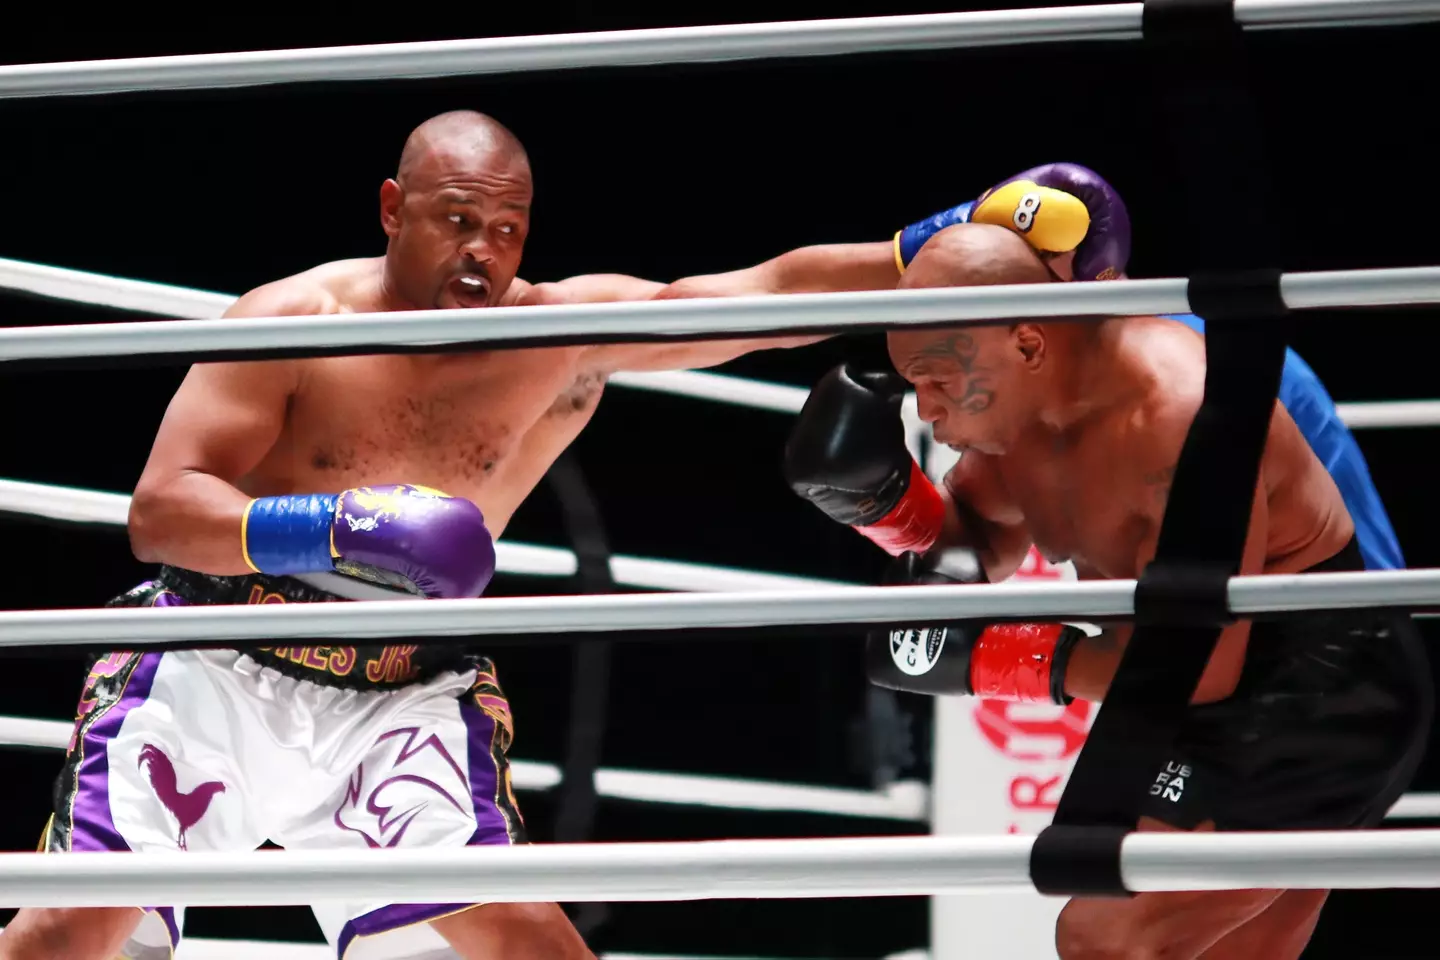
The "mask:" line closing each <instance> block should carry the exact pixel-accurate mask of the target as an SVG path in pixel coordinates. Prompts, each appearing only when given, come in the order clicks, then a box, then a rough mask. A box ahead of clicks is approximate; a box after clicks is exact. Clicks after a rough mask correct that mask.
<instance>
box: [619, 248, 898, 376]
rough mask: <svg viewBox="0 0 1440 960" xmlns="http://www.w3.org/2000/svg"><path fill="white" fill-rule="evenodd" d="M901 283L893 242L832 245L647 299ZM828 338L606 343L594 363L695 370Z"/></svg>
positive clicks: (682, 284) (691, 281) (688, 280)
mask: <svg viewBox="0 0 1440 960" xmlns="http://www.w3.org/2000/svg"><path fill="white" fill-rule="evenodd" d="M899 279H900V274H899V271H898V270H897V269H896V267H895V256H894V252H893V249H892V246H891V244H890V243H888V242H884V243H833V244H823V245H819V246H811V247H800V248H799V249H796V250H791V251H789V252H788V253H783V254H781V255H780V256H778V257H775V258H773V259H771V260H766V261H765V262H764V263H761V264H757V265H756V266H753V267H747V268H746V269H744V270H732V271H730V272H728V273H715V274H707V275H703V276H695V277H685V278H684V279H681V280H676V281H675V282H674V283H672V284H669V285H668V286H664V287H660V288H659V289H657V290H655V291H654V292H653V293H652V294H651V295H650V297H648V299H652V300H685V299H692V298H706V297H745V296H766V295H770V294H789V293H839V292H844V291H850V290H891V289H894V287H895V284H896V282H897V281H898V280H899ZM830 336H831V335H830V334H819V335H816V334H811V335H808V336H770V337H760V336H757V337H745V338H740V339H727V340H700V341H685V342H679V343H620V344H608V345H605V346H602V347H597V348H596V350H595V353H594V360H595V364H596V366H598V367H599V368H601V370H602V371H603V372H605V373H617V372H619V371H622V370H625V371H640V370H694V369H697V368H701V367H713V366H716V365H717V364H721V363H725V362H727V361H729V360H733V359H735V358H736V357H740V356H743V355H745V354H747V353H751V352H754V351H756V350H774V349H783V348H789V347H803V346H806V345H808V344H811V343H818V342H820V341H821V340H825V339H828V338H829V337H830Z"/></svg>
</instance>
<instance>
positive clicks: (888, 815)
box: [0, 716, 930, 822]
mask: <svg viewBox="0 0 1440 960" xmlns="http://www.w3.org/2000/svg"><path fill="white" fill-rule="evenodd" d="M73 730H74V725H73V724H70V723H66V722H64V721H62V720H37V719H34V718H32V717H3V716H0V747H39V748H42V749H47V750H64V749H65V748H66V747H67V746H69V744H70V736H71V733H72V732H73ZM510 774H511V780H512V783H513V785H514V787H515V789H516V790H526V791H528V790H549V789H550V788H552V787H556V786H558V785H559V784H560V783H561V781H562V779H563V778H562V775H561V771H560V768H559V767H557V766H555V765H554V764H550V763H540V762H537V761H534V760H511V761H510ZM595 791H596V792H597V793H598V794H600V796H602V797H609V798H611V799H614V800H632V801H639V802H643V803H673V804H682V805H686V806H699V807H721V808H725V809H730V810H754V811H767V812H772V813H773V812H790V813H815V814H825V815H828V816H839V817H863V818H867V819H873V820H900V821H908V822H925V821H927V820H929V819H930V810H929V803H930V790H929V788H928V787H927V786H926V785H925V784H923V783H920V782H918V781H914V780H905V781H898V782H896V783H894V784H892V785H891V786H889V787H888V788H886V789H885V790H851V789H846V788H844V787H825V786H816V785H813V784H803V783H777V782H774V781H769V780H750V779H745V778H741V777H722V776H715V775H710V774H698V773H673V772H670V771H657V770H624V769H616V768H612V767H602V768H600V769H599V770H597V771H595Z"/></svg>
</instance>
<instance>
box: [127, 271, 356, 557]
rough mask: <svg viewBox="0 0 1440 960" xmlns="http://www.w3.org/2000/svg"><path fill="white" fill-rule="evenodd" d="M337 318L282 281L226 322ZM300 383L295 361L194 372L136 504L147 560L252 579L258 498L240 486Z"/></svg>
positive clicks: (249, 298)
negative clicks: (250, 519)
mask: <svg viewBox="0 0 1440 960" xmlns="http://www.w3.org/2000/svg"><path fill="white" fill-rule="evenodd" d="M334 311H335V307H334V303H333V301H332V300H331V299H330V298H329V297H328V295H326V294H324V293H323V291H319V290H316V289H313V288H297V287H296V286H295V285H294V284H286V283H284V282H283V281H282V283H280V284H272V285H269V286H267V287H261V288H259V289H257V290H254V291H252V292H250V293H248V294H246V295H245V296H244V297H241V298H240V299H239V300H238V301H236V302H235V304H234V305H233V306H232V307H231V308H230V309H229V310H227V311H226V312H225V316H227V317H245V316H252V317H271V316H295V315H302V314H320V313H332V312H334ZM298 383H299V365H298V362H297V361H293V360H279V361H259V362H250V363H200V364H196V365H195V366H193V367H191V368H190V372H189V373H188V374H187V375H186V377H185V380H184V382H182V383H181V385H180V389H179V390H178V391H176V393H175V396H174V397H173V398H172V399H171V401H170V406H169V408H168V409H167V410H166V411H165V417H164V419H163V420H162V421H161V424H160V429H159V432H158V433H157V434H156V437H155V443H154V445H153V446H152V447H151V450H150V458H149V460H148V461H147V462H146V464H145V469H144V472H143V473H142V474H141V475H140V480H139V481H138V482H137V484H136V486H135V493H134V496H133V497H132V499H131V501H130V517H129V531H130V544H131V549H132V550H133V552H134V554H135V556H136V557H137V558H138V559H140V560H142V561H144V562H146V563H165V564H173V565H175V566H178V567H184V568H186V569H189V570H196V571H199V572H201V573H209V574H214V575H216V576H231V575H238V574H245V573H250V572H251V570H250V567H249V565H248V564H246V563H245V558H244V556H243V554H242V551H241V546H240V544H241V537H240V523H241V518H242V516H243V515H244V512H245V507H246V505H247V504H248V503H249V502H250V496H249V495H248V494H246V493H244V492H242V491H241V490H240V489H238V488H237V487H236V486H235V484H236V483H237V482H238V481H239V480H240V479H241V478H243V477H244V476H245V474H247V473H249V472H250V471H251V470H252V469H254V468H255V466H256V465H257V464H259V463H260V461H261V460H262V459H263V458H264V457H265V455H266V454H267V453H268V452H269V451H270V448H271V447H272V446H274V444H275V441H276V439H277V438H278V437H279V436H280V433H281V430H282V429H283V427H284V424H285V413H286V408H287V406H288V404H289V402H290V397H291V396H292V395H293V394H294V392H295V389H296V387H297V385H298Z"/></svg>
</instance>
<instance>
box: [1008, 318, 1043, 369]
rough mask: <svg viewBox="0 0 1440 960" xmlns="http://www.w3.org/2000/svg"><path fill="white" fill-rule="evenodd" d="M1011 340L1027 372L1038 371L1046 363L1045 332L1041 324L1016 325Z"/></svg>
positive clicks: (1011, 331)
mask: <svg viewBox="0 0 1440 960" xmlns="http://www.w3.org/2000/svg"><path fill="white" fill-rule="evenodd" d="M1010 340H1011V342H1012V343H1013V344H1014V345H1015V349H1016V351H1017V352H1019V354H1020V361H1021V362H1022V363H1023V364H1024V365H1025V368H1026V369H1027V370H1037V369H1039V368H1040V365H1041V364H1043V363H1044V362H1045V346H1046V344H1045V331H1044V330H1043V329H1041V327H1040V325H1039V324H1036V323H1017V324H1015V326H1014V327H1012V328H1011V329H1010Z"/></svg>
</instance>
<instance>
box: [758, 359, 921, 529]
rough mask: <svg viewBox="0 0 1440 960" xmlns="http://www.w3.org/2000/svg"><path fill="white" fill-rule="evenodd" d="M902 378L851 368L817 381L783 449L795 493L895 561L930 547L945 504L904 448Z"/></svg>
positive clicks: (785, 469) (848, 365)
mask: <svg viewBox="0 0 1440 960" xmlns="http://www.w3.org/2000/svg"><path fill="white" fill-rule="evenodd" d="M904 395H905V381H904V380H902V379H901V378H900V377H899V376H897V375H896V374H894V373H891V372H888V371H863V370H860V369H858V368H856V367H854V366H853V365H850V364H842V365H840V366H838V367H836V368H835V369H834V370H831V371H830V372H829V373H827V374H826V375H825V376H824V377H822V378H821V379H820V382H819V383H817V384H815V387H814V389H813V390H811V391H810V396H809V397H808V398H806V400H805V406H804V408H802V409H801V411H800V416H799V418H798V419H797V420H796V423H795V428H794V429H793V430H792V431H791V433H790V439H789V441H788V442H787V443H786V444H785V466H784V472H785V479H786V481H787V482H788V483H789V484H790V487H791V489H792V490H794V491H795V492H796V493H797V494H799V495H800V496H801V497H802V498H804V499H806V500H809V501H810V502H811V503H813V504H815V506H817V507H819V508H820V509H821V510H822V511H824V512H825V514H826V516H828V517H830V518H831V519H832V520H835V521H837V522H839V523H843V524H846V525H848V526H851V527H854V528H855V529H856V530H858V531H859V532H860V533H862V534H864V535H865V536H866V537H869V538H870V539H871V540H873V541H874V542H875V543H877V544H879V545H880V547H881V548H883V549H884V550H885V551H886V552H887V553H889V554H890V555H891V556H897V557H898V556H900V555H901V554H903V553H905V552H906V551H910V550H913V551H917V552H920V553H923V552H925V551H926V550H929V549H930V547H931V546H932V545H933V544H934V543H935V540H936V539H937V538H938V537H939V536H940V528H941V526H942V525H943V523H944V520H945V504H944V502H943V501H942V500H941V499H940V493H939V491H937V490H936V489H935V485H934V484H932V483H931V482H930V478H929V477H927V476H925V473H924V471H922V470H921V469H920V465H919V464H917V463H916V462H915V459H914V458H913V457H911V456H910V451H909V450H908V449H907V448H906V446H905V427H904V425H903V424H902V423H901V420H900V401H901V399H902V398H903V397H904Z"/></svg>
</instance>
